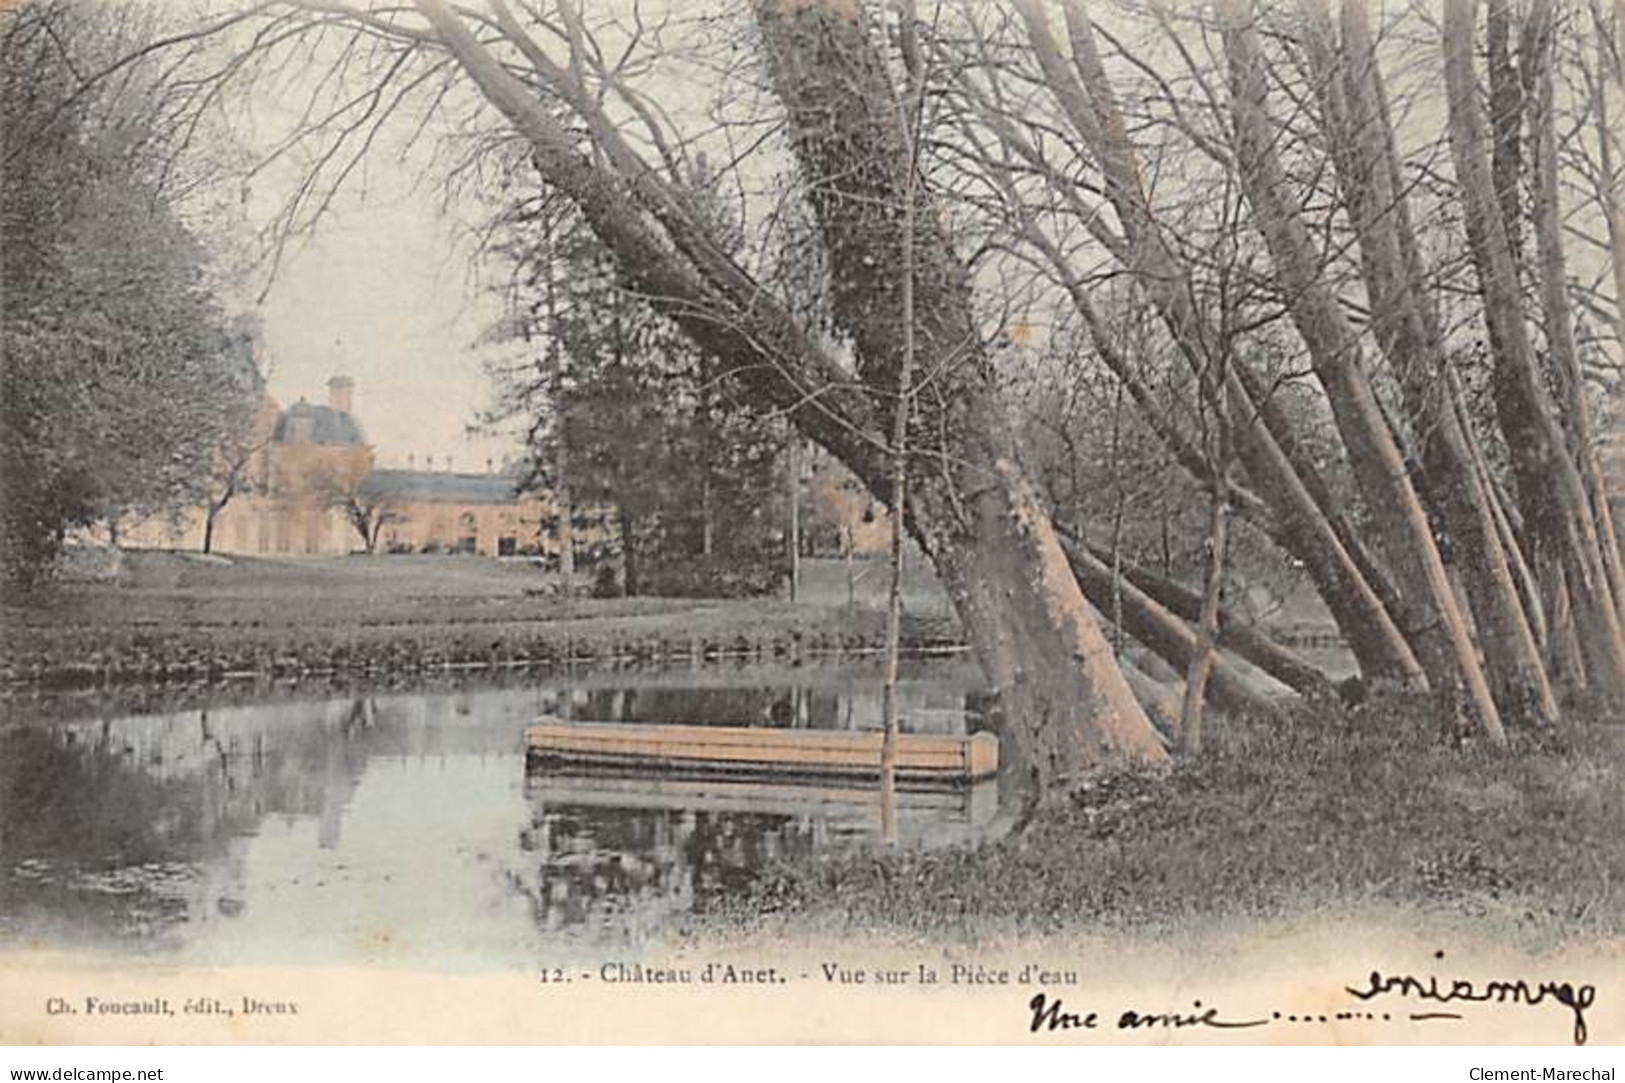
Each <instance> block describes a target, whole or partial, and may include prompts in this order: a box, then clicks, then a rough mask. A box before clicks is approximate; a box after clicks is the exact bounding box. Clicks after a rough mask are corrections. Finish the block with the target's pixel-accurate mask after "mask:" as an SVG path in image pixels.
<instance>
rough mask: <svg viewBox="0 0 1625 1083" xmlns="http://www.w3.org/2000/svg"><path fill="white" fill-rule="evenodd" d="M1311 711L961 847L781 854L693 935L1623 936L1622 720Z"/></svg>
mask: <svg viewBox="0 0 1625 1083" xmlns="http://www.w3.org/2000/svg"><path fill="white" fill-rule="evenodd" d="M1327 712H1328V713H1324V714H1319V715H1313V714H1309V713H1307V712H1305V713H1304V714H1303V715H1302V716H1300V717H1299V718H1297V719H1296V720H1295V721H1294V722H1293V724H1291V725H1288V726H1284V727H1283V726H1276V727H1265V726H1262V725H1256V724H1249V723H1245V722H1241V723H1226V722H1222V721H1215V723H1214V725H1213V728H1212V740H1211V747H1210V749H1209V751H1208V752H1207V753H1206V754H1204V756H1203V757H1202V758H1201V759H1200V760H1197V761H1194V762H1185V763H1182V764H1180V765H1179V766H1177V767H1176V768H1175V769H1174V770H1173V772H1172V773H1171V775H1169V776H1168V777H1165V778H1157V779H1151V778H1145V779H1132V778H1130V779H1119V780H1116V781H1113V782H1110V783H1108V784H1101V785H1095V786H1085V787H1084V788H1082V789H1079V790H1077V791H1075V792H1074V793H1072V794H1071V795H1069V797H1068V798H1067V799H1065V800H1063V801H1062V802H1060V806H1059V807H1058V808H1054V809H1052V810H1050V811H1046V812H1044V813H1042V814H1040V815H1039V816H1037V817H1036V818H1034V819H1033V821H1032V822H1031V823H1030V824H1029V826H1028V827H1027V828H1026V830H1025V831H1023V832H1021V833H1020V834H1017V835H1014V836H1011V837H1008V838H1004V839H1001V840H998V841H995V842H990V843H986V844H984V845H982V846H980V847H978V848H976V849H964V850H955V851H938V852H900V853H891V854H881V855H879V856H875V855H866V856H862V857H844V858H833V859H828V860H824V861H818V862H811V863H805V864H795V865H791V864H784V865H781V866H778V867H776V868H774V869H772V870H770V871H769V872H768V873H767V874H766V875H764V876H763V877H762V879H761V880H760V881H759V883H758V884H757V885H756V887H755V889H754V891H753V893H752V894H751V895H749V896H748V897H744V898H734V899H731V900H728V902H727V906H726V909H723V910H720V911H713V912H711V913H709V914H706V915H703V916H702V917H701V918H700V919H699V920H698V924H699V927H700V928H701V929H709V931H712V932H721V931H724V930H728V931H732V932H735V933H739V932H749V933H752V934H760V935H764V936H767V937H769V938H772V937H776V936H780V935H783V936H786V937H797V936H803V935H812V936H815V937H816V936H830V937H834V938H840V937H843V936H849V935H857V934H878V935H880V936H883V937H898V938H902V939H904V940H911V939H916V938H923V939H933V938H934V939H940V938H941V937H943V936H948V937H950V938H952V939H955V940H962V941H964V942H971V943H973V942H986V941H996V940H998V939H1001V938H1004V937H1009V936H1015V935H1017V934H1028V935H1043V934H1048V933H1058V934H1084V935H1089V934H1116V933H1120V932H1129V931H1133V932H1135V933H1136V934H1138V935H1145V936H1150V937H1152V938H1153V939H1154V938H1156V937H1158V936H1159V935H1166V936H1170V937H1176V936H1178V935H1180V934H1181V930H1192V929H1214V928H1224V927H1256V926H1258V925H1260V924H1266V923H1269V922H1271V921H1277V920H1288V921H1290V920H1291V919H1293V918H1295V917H1298V916H1303V915H1339V914H1363V915H1370V914H1380V915H1393V914H1396V913H1398V914H1400V915H1410V916H1412V917H1414V918H1416V919H1417V920H1420V921H1426V922H1430V923H1433V924H1438V923H1441V922H1442V923H1444V924H1446V925H1449V924H1452V923H1456V922H1466V923H1470V924H1471V925H1472V927H1473V928H1475V929H1477V930H1480V931H1483V930H1486V929H1487V930H1490V931H1493V932H1494V933H1495V935H1497V936H1500V937H1501V938H1502V940H1501V942H1503V943H1505V944H1507V945H1508V946H1512V945H1514V944H1516V945H1518V946H1521V947H1526V948H1529V949H1531V950H1536V949H1540V948H1544V947H1549V946H1553V945H1555V944H1558V943H1561V942H1563V941H1565V940H1568V939H1571V938H1582V939H1583V938H1586V937H1593V936H1603V937H1608V936H1617V935H1619V934H1620V933H1622V932H1625V889H1622V887H1621V885H1622V884H1625V831H1622V830H1621V827H1622V825H1625V780H1622V778H1621V774H1620V771H1619V763H1620V754H1621V752H1622V751H1625V727H1621V726H1620V725H1618V724H1617V723H1612V724H1605V723H1592V724H1584V723H1570V724H1567V725H1566V726H1565V727H1564V728H1562V729H1560V730H1557V731H1554V732H1549V733H1543V734H1535V733H1519V734H1516V735H1515V741H1514V749H1513V750H1512V751H1511V752H1510V753H1496V752H1493V751H1491V750H1489V749H1487V748H1455V747H1450V746H1449V745H1447V744H1446V743H1445V742H1444V741H1443V740H1441V739H1440V738H1439V736H1438V735H1437V734H1436V732H1434V730H1433V729H1432V727H1431V726H1430V725H1429V724H1428V723H1427V722H1426V721H1425V720H1424V719H1425V713H1419V712H1413V711H1411V710H1408V709H1407V708H1405V707H1404V706H1401V705H1396V704H1394V703H1388V704H1373V705H1368V706H1366V707H1362V708H1359V709H1356V710H1353V711H1347V712H1344V711H1341V710H1338V709H1334V708H1328V709H1327ZM764 915H765V916H764Z"/></svg>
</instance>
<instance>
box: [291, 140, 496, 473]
mask: <svg viewBox="0 0 1625 1083" xmlns="http://www.w3.org/2000/svg"><path fill="white" fill-rule="evenodd" d="M379 172H380V173H387V172H388V171H379ZM468 249H469V245H468V243H467V241H466V238H462V237H460V236H458V234H457V231H456V229H455V226H454V223H452V222H448V221H446V220H445V219H443V218H442V217H441V215H440V213H439V207H438V201H437V197H436V195H435V194H434V193H433V192H430V191H414V190H412V188H411V186H410V185H408V184H406V183H404V182H403V181H402V180H401V179H400V178H392V177H390V176H387V175H386V176H384V177H382V178H378V179H375V180H374V181H373V182H372V183H369V185H368V189H367V192H366V195H365V197H362V196H360V195H352V196H351V197H349V198H347V199H345V200H343V201H341V203H340V205H339V206H338V208H337V210H336V212H335V213H334V214H333V215H332V216H331V217H329V218H328V219H327V220H325V221H324V222H323V223H322V224H321V225H320V226H319V228H318V230H317V232H316V234H315V236H314V237H313V238H312V239H311V240H310V241H309V243H307V244H305V245H303V246H301V247H299V248H297V249H294V250H293V251H292V252H291V253H290V255H288V256H287V257H285V259H284V261H283V264H282V266H281V268H280V269H279V271H278V273H277V276H276V278H275V279H274V280H273V282H272V285H271V289H270V291H269V293H268V294H267V295H266V298H265V301H264V302H263V304H262V306H261V307H260V309H259V316H260V319H261V320H262V321H263V330H264V364H265V367H266V369H267V370H268V371H267V374H266V375H267V376H268V378H269V390H270V393H271V395H272V396H273V397H274V398H275V399H276V400H277V401H278V402H279V403H280V404H281V405H283V406H287V405H289V404H291V403H293V402H296V401H298V400H299V399H300V398H301V397H303V398H305V399H308V400H310V401H311V402H325V401H327V381H328V379H329V378H330V377H333V376H339V375H343V376H349V377H350V378H351V379H353V380H354V381H355V390H354V393H353V413H354V415H355V417H356V420H358V421H359V422H360V423H361V425H362V428H363V429H364V430H365V432H366V434H367V438H368V440H369V441H370V442H371V443H372V444H373V446H374V448H375V449H376V454H377V462H378V464H379V465H380V466H384V467H397V466H405V465H406V464H407V456H408V455H413V456H415V457H416V463H417V465H418V466H420V467H421V466H423V465H424V464H425V461H426V459H427V458H428V457H429V456H433V458H434V461H435V464H436V467H437V468H444V466H445V463H446V459H447V457H450V459H451V463H452V467H453V468H454V469H456V470H459V471H476V472H477V471H482V470H484V469H485V461H486V459H488V458H490V459H494V460H496V461H497V462H498V463H500V462H501V460H502V457H503V456H504V455H513V454H517V451H518V445H517V442H516V441H514V440H512V439H505V438H500V437H489V436H480V437H470V436H469V435H468V434H467V431H466V430H467V428H468V426H469V424H470V423H471V422H473V421H474V420H475V419H476V417H477V415H478V414H479V412H480V411H481V410H482V409H484V408H485V407H486V406H487V405H489V402H490V385H489V382H488V380H487V379H486V377H485V374H484V370H483V367H482V364H481V360H480V355H479V353H478V351H477V350H475V349H474V346H473V343H474V341H475V339H476V338H477V337H478V335H479V334H480V332H481V330H482V329H483V327H484V326H485V325H486V324H488V323H489V322H490V321H491V320H493V319H495V318H496V316H497V313H498V310H497V308H496V307H495V306H494V305H493V304H492V302H491V301H490V300H489V299H487V298H484V297H482V296H480V295H479V294H478V292H477V291H476V289H475V287H474V285H473V284H472V283H473V279H472V278H471V277H470V274H469V261H470V252H469V251H468Z"/></svg>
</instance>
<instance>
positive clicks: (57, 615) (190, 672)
mask: <svg viewBox="0 0 1625 1083" xmlns="http://www.w3.org/2000/svg"><path fill="white" fill-rule="evenodd" d="M557 586H558V584H557V581H556V579H555V578H553V577H551V576H549V575H548V574H546V573H543V572H541V571H538V570H537V569H535V568H533V567H531V566H530V565H528V564H526V563H523V562H515V563H508V562H499V561H491V560H480V559H473V558H459V557H450V556H443V557H434V556H424V557H343V558H331V559H321V558H307V559H299V560H276V559H265V558H240V557H238V558H231V559H229V560H228V559H223V558H212V559H211V558H200V557H197V556H193V555H185V554H172V553H131V554H126V556H125V558H124V560H123V563H122V566H121V567H120V569H119V572H118V574H117V576H108V577H105V578H102V579H100V580H97V581H80V582H67V583H63V584H60V585H58V586H57V587H56V588H55V589H54V590H52V591H51V592H50V593H48V594H46V595H43V596H41V597H40V598H37V599H32V600H30V601H29V602H28V603H27V604H18V603H17V602H16V601H12V602H11V603H9V604H7V605H6V606H5V607H4V609H3V610H0V685H9V686H12V687H20V686H21V687H26V686H36V687H37V686H61V685H84V684H96V683H108V682H113V683H118V682H130V681H140V682H158V681H166V682H174V681H181V682H192V681H208V680H214V679H220V678H222V677H225V676H236V677H241V676H243V675H258V676H300V675H310V674H321V673H327V672H357V673H415V672H425V671H433V670H437V669H444V668H447V667H466V668H514V667H520V666H528V665H551V664H558V663H562V662H569V661H606V660H611V659H638V660H644V661H658V660H661V659H672V660H677V659H687V658H696V657H699V658H718V657H729V656H763V657H801V656H807V655H819V654H831V653H843V652H853V651H860V650H866V649H870V648H873V647H874V646H876V645H877V644H878V643H879V642H880V641H881V636H882V630H883V621H882V617H881V614H880V613H878V612H876V611H875V610H873V609H872V608H868V607H863V606H858V607H853V608H848V607H846V606H838V605H795V604H791V603H789V602H785V601H779V600H773V599H749V600H712V599H676V598H613V599H593V598H564V597H561V596H559V593H558V590H557ZM944 624H945V622H944V621H943V620H942V619H941V618H940V617H936V616H932V615H927V616H925V617H923V618H922V619H921V620H918V621H915V622H914V623H913V624H912V625H911V634H912V638H913V639H914V640H915V642H916V643H921V642H925V641H928V640H933V639H937V638H940V637H941V636H942V635H943V633H944V631H945V629H944Z"/></svg>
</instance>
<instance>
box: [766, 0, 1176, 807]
mask: <svg viewBox="0 0 1625 1083" xmlns="http://www.w3.org/2000/svg"><path fill="white" fill-rule="evenodd" d="M756 16H757V24H758V26H759V28H760V30H761V34H762V39H763V43H764V46H765V51H766V58H767V60H768V66H769V70H770V71H771V73H772V76H773V82H774V87H775V90H776V91H777V93H778V96H779V98H780V100H781V101H782V102H783V103H784V105H785V108H786V110H787V112H788V116H789V129H790V135H791V142H792V146H793V147H794V150H795V154H796V159H797V161H798V163H799V165H800V167H801V170H802V173H803V175H804V178H805V180H806V183H807V188H808V193H809V201H810V202H811V204H812V208H813V211H814V213H815V215H816V216H817V219H818V223H819V228H820V231H821V235H822V238H823V243H824V248H825V251H826V253H827V255H828V260H829V266H830V276H831V300H832V307H833V310H834V314H835V317H836V319H837V320H838V321H839V322H840V323H841V325H842V326H843V327H844V328H845V329H846V330H847V331H848V332H849V333H850V334H851V335H852V337H853V340H854V342H855V344H856V346H857V356H858V368H859V373H860V376H861V377H862V379H863V380H864V382H865V384H866V385H867V386H869V387H870V388H873V389H876V392H877V399H878V400H879V401H881V402H884V401H885V400H886V399H887V398H890V397H892V396H893V395H894V390H893V389H895V388H897V387H898V386H900V381H899V369H900V367H901V366H902V365H903V364H904V363H905V360H906V358H908V356H909V354H910V352H914V353H915V355H916V356H917V358H918V361H917V363H918V366H919V370H920V372H921V373H922V374H929V379H926V378H925V377H924V376H922V381H921V391H922V392H923V393H922V394H920V395H918V396H917V398H916V400H915V403H914V406H913V415H912V418H911V432H910V433H909V437H908V439H907V441H906V443H907V446H909V447H910V448H912V449H914V452H915V453H914V454H913V455H911V457H910V463H909V479H908V491H909V493H910V501H909V505H908V507H907V509H906V514H907V516H908V522H909V524H910V526H911V529H912V531H913V533H914V535H915V536H916V537H917V538H918V539H919V541H920V543H921V545H922V546H923V548H924V549H925V551H926V552H928V553H930V554H932V555H933V557H934V558H935V560H936V564H937V570H938V571H939V572H940V573H941V575H942V578H943V581H944V585H945V586H946V587H947V589H948V592H949V595H950V597H952V598H953V599H954V602H955V604H956V607H957V609H958V611H959V613H960V616H961V618H962V619H963V620H964V622H965V624H966V627H967V630H968V632H969V633H970V636H971V641H972V643H973V644H974V646H975V647H976V649H977V653H978V655H979V657H980V658H981V660H982V663H983V665H984V667H985V668H986V669H987V671H988V673H989V676H990V677H992V678H993V680H994V683H995V685H996V686H997V687H998V689H999V691H1000V695H1001V700H1008V701H1007V702H1005V704H1004V705H1005V707H1006V709H1007V710H1011V711H1013V712H1015V713H1016V715H1017V717H1022V718H1024V719H1025V721H1026V722H1027V724H1028V726H1030V727H1031V732H1030V736H1031V741H1030V745H1031V747H1030V749H1029V750H1028V753H1029V755H1030V757H1031V759H1032V760H1033V764H1034V766H1035V767H1036V768H1037V769H1038V772H1039V775H1040V777H1041V778H1053V777H1057V776H1065V775H1067V774H1070V773H1073V772H1075V771H1077V770H1079V769H1080V768H1083V767H1086V766H1087V765H1088V764H1089V763H1091V762H1094V761H1106V762H1117V763H1123V762H1142V763H1160V762H1162V761H1163V760H1164V759H1165V755H1166V754H1165V753H1164V751H1163V749H1162V747H1161V745H1160V743H1159V742H1158V741H1157V739H1156V735H1155V733H1154V731H1153V730H1152V729H1151V726H1150V723H1149V722H1148V721H1147V720H1146V718H1145V715H1144V713H1143V711H1141V709H1140V707H1139V706H1138V704H1137V703H1136V702H1135V701H1134V698H1133V696H1132V694H1131V692H1130V690H1129V688H1128V686H1127V684H1126V683H1125V681H1124V678H1123V676H1122V674H1121V673H1120V672H1119V671H1118V668H1117V665H1116V663H1115V661H1114V660H1113V658H1112V655H1111V650H1110V647H1109V645H1108V643H1107V642H1106V639H1105V637H1104V636H1103V635H1102V634H1101V631H1100V628H1099V626H1098V624H1097V622H1096V620H1095V617H1094V614H1093V612H1092V611H1091V610H1090V608H1089V606H1088V604H1087V603H1086V602H1085V601H1084V598H1083V594H1082V592H1081V591H1080V590H1079V589H1078V584H1077V582H1076V580H1075V579H1074V578H1073V576H1072V574H1071V571H1070V569H1069V568H1068V566H1067V563H1066V559H1065V557H1064V555H1063V554H1062V552H1061V548H1060V544H1059V541H1058V539H1057V538H1056V535H1055V530H1054V527H1053V525H1052V523H1051V521H1050V518H1049V515H1048V513H1047V511H1046V510H1045V509H1044V508H1043V506H1042V505H1041V503H1040V502H1039V499H1038V496H1037V493H1036V491H1035V489H1034V487H1033V486H1032V485H1031V483H1030V482H1029V481H1028V479H1027V477H1026V476H1025V473H1024V471H1023V470H1022V467H1021V466H1020V454H1019V450H1018V448H1017V446H1016V442H1015V439H1014V437H1013V436H1012V435H1011V434H1010V428H1009V425H1008V422H1007V420H1006V418H1005V416H1004V406H1003V403H1002V401H1001V397H1000V395H999V391H998V387H997V380H996V377H995V374H994V371H993V367H992V364H991V360H990V358H989V357H988V356H987V354H986V351H985V349H984V346H983V343H982V341H981V336H980V334H979V331H978V328H977V327H976V324H975V322H974V314H973V313H974V306H973V304H972V298H971V289H970V283H969V276H968V274H967V272H966V269H965V267H964V266H963V265H962V264H961V263H960V262H959V260H958V259H957V257H956V256H955V255H954V253H953V250H952V246H951V242H950V240H949V238H948V236H947V235H946V233H945V231H944V228H943V225H942V220H941V218H940V216H939V215H938V214H937V208H936V206H935V203H934V200H933V199H932V197H931V193H930V191H929V189H928V188H927V186H926V185H925V184H923V183H920V182H917V181H915V180H914V179H913V178H912V177H911V176H910V174H909V173H908V172H907V171H908V170H910V169H912V168H913V166H912V164H911V162H910V159H909V155H908V152H907V136H906V131H905V128H904V125H905V124H906V123H907V121H906V118H905V117H904V116H902V115H900V113H899V110H898V105H897V98H896V96H895V95H894V94H893V93H892V92H891V89H890V83H889V76H888V74H887V72H886V70H885V66H884V63H883V61H882V59H881V57H880V55H879V54H878V53H877V52H876V50H875V49H874V47H873V44H872V43H871V41H870V40H869V37H868V32H867V30H866V28H865V27H864V26H863V25H862V23H861V15H860V13H859V12H857V11H856V10H851V9H843V8H841V7H839V6H835V5H823V4H815V5H799V4H785V3H780V2H779V0H761V2H760V3H758V4H757V6H756ZM909 199H912V200H913V201H914V202H913V204H909V203H907V202H906V201H907V200H909ZM905 221H911V222H912V223H913V229H912V232H911V233H908V234H907V237H908V240H909V243H910V245H911V253H912V258H911V263H912V269H913V274H912V276H911V277H910V279H909V283H910V286H911V288H912V291H913V296H912V304H911V308H912V311H913V312H914V319H913V321H912V322H911V323H910V324H909V325H908V326H903V325H901V324H900V322H899V321H898V319H897V315H896V314H897V312H898V311H899V310H900V300H901V297H900V292H901V289H902V285H903V283H902V280H901V279H900V278H899V276H898V275H897V273H896V272H897V269H898V267H899V266H900V265H901V264H902V260H901V254H902V244H903V240H904V237H905V230H904V228H903V226H904V224H905ZM1023 728H1024V729H1025V728H1026V727H1023Z"/></svg>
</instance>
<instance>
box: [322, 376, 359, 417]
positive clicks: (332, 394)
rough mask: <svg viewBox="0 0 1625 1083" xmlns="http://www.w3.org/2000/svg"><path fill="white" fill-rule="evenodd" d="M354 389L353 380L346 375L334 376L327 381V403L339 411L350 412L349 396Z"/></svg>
mask: <svg viewBox="0 0 1625 1083" xmlns="http://www.w3.org/2000/svg"><path fill="white" fill-rule="evenodd" d="M354 391H355V381H354V380H352V379H350V378H349V377H348V376H335V377H333V378H332V379H331V380H329V381H327V405H329V406H331V407H332V408H333V409H335V410H337V411H339V412H340V413H343V414H347V413H349V412H350V397H351V393H352V392H354Z"/></svg>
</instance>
